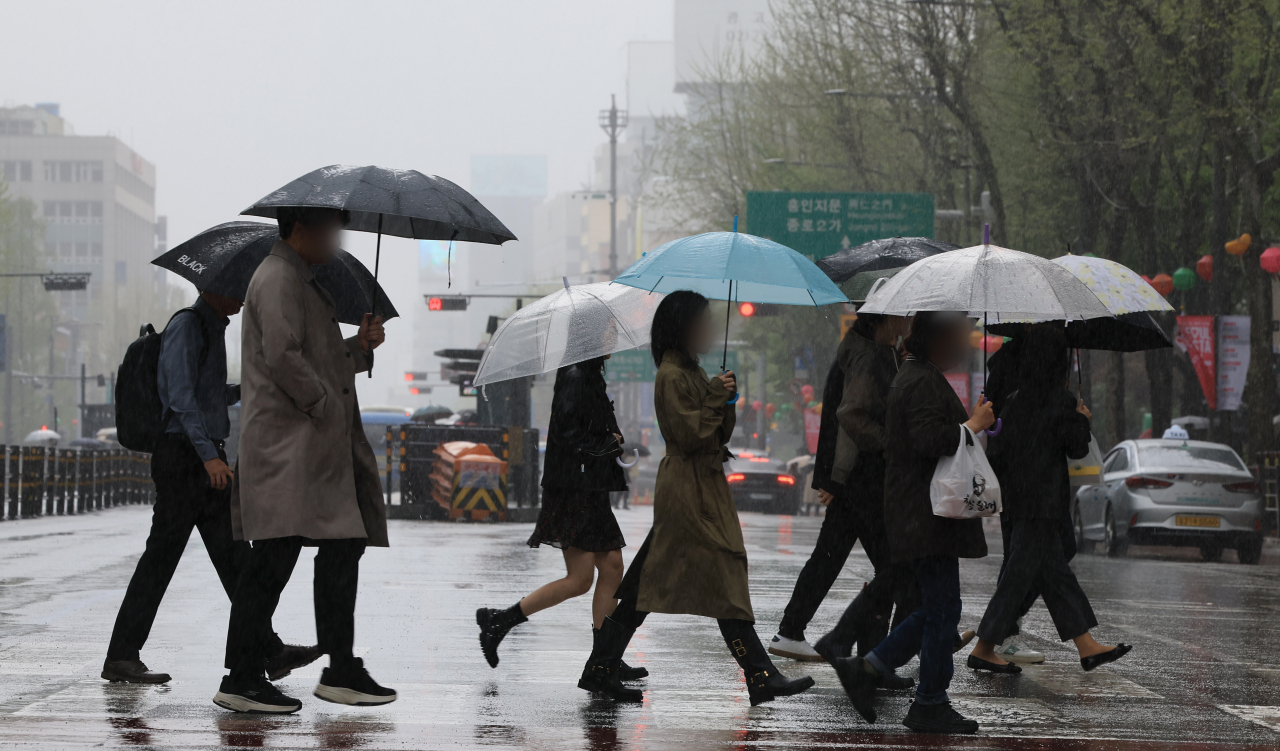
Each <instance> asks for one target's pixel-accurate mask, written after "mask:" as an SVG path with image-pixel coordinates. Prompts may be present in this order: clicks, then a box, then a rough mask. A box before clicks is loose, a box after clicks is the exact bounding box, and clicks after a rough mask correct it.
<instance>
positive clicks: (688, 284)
mask: <svg viewBox="0 0 1280 751" xmlns="http://www.w3.org/2000/svg"><path fill="white" fill-rule="evenodd" d="M734 226H735V228H736V227H737V218H736V217H735V218H734ZM614 281H615V282H618V283H619V284H625V285H627V286H630V287H638V288H640V289H644V290H648V291H650V292H663V293H667V292H674V291H676V290H680V289H688V290H693V291H694V292H698V293H700V294H702V295H703V296H704V297H708V298H711V299H713V300H728V301H730V302H754V303H775V304H779V305H814V306H818V305H830V304H832V303H838V302H839V303H843V302H848V300H849V298H848V296H847V295H845V294H844V293H843V292H841V291H840V288H839V287H837V286H836V285H835V283H834V282H832V281H831V279H829V278H828V277H827V275H826V274H824V273H822V269H819V268H818V267H817V266H816V265H814V263H813V261H810V260H809V259H808V258H805V257H804V256H802V255H800V254H799V253H797V252H795V251H794V250H792V249H791V248H788V247H787V246H785V245H780V244H778V243H776V242H773V241H772V240H766V239H764V238H763V237H756V236H755V235H747V234H743V233H740V232H706V233H703V234H701V235H693V236H691V237H682V238H680V239H679V240H672V241H671V242H669V243H667V244H665V245H663V246H661V247H659V248H657V249H656V250H654V251H652V252H650V253H647V254H645V256H644V257H643V258H641V259H640V260H638V261H636V262H635V263H633V264H631V266H629V267H628V268H627V270H626V271H623V272H622V274H621V275H620V276H618V278H617V279H615V280H614ZM728 326H729V321H728V316H727V314H726V318H725V330H726V336H725V339H726V341H725V352H726V358H727V352H728V346H729V344H728V336H727V331H728ZM722 367H723V363H722Z"/></svg>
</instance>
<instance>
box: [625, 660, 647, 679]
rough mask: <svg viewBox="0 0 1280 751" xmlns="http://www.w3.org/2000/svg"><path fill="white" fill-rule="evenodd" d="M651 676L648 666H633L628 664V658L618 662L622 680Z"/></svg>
mask: <svg viewBox="0 0 1280 751" xmlns="http://www.w3.org/2000/svg"><path fill="white" fill-rule="evenodd" d="M648 677H649V669H648V668H633V667H631V666H630V665H628V664H627V661H626V660H621V661H619V662H618V680H620V681H638V680H640V679H641V678H648Z"/></svg>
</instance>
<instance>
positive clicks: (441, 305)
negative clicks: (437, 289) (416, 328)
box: [427, 297, 467, 311]
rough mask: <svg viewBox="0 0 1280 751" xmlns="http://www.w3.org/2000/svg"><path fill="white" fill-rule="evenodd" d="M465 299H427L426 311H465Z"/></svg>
mask: <svg viewBox="0 0 1280 751" xmlns="http://www.w3.org/2000/svg"><path fill="white" fill-rule="evenodd" d="M466 309H467V298H465V297H428V298H427V310H431V311H446V310H466Z"/></svg>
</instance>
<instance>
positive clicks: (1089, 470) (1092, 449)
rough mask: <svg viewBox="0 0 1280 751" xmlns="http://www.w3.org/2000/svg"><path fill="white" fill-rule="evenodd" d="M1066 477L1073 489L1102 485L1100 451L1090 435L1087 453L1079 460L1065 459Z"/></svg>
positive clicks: (1095, 440) (1096, 440) (1094, 439)
mask: <svg viewBox="0 0 1280 751" xmlns="http://www.w3.org/2000/svg"><path fill="white" fill-rule="evenodd" d="M1067 475H1068V477H1069V479H1070V480H1071V487H1073V488H1079V487H1084V486H1085V485H1101V484H1102V449H1101V448H1099V446H1098V439H1097V438H1094V437H1093V435H1092V434H1090V435H1089V453H1087V454H1085V455H1084V456H1083V457H1082V458H1080V459H1072V458H1070V457H1067Z"/></svg>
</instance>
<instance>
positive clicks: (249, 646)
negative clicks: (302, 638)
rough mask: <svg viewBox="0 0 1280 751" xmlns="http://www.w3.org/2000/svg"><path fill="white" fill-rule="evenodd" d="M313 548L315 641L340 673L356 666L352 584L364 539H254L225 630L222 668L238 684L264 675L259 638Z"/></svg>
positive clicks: (263, 644) (356, 579)
mask: <svg viewBox="0 0 1280 751" xmlns="http://www.w3.org/2000/svg"><path fill="white" fill-rule="evenodd" d="M308 543H309V544H313V545H315V546H316V558H315V575H314V578H313V580H312V597H313V600H314V607H315V613H316V641H317V642H318V643H319V645H320V651H321V652H322V653H324V654H327V655H329V664H330V665H331V666H333V667H335V668H339V669H342V668H344V667H346V666H348V665H350V664H351V663H352V662H353V661H354V657H353V656H352V653H351V647H352V644H353V643H354V641H355V635H356V624H355V613H356V585H357V584H358V583H359V579H360V557H361V556H362V555H364V549H365V540H363V539H350V540H307V539H305V538H302V537H278V538H274V539H270V540H255V541H254V543H253V548H252V550H251V552H250V554H249V560H248V563H247V564H246V565H245V569H244V575H243V577H242V578H241V581H240V586H239V587H238V588H237V589H236V596H235V598H234V599H233V600H232V602H231V621H230V623H229V624H228V626H227V654H226V667H227V668H228V669H229V670H230V671H231V675H232V677H233V678H236V679H243V678H249V677H257V676H261V675H262V670H263V667H262V666H263V661H264V660H265V659H266V657H267V655H268V649H269V647H270V645H269V644H268V643H267V642H266V640H265V639H264V638H263V634H264V633H265V628H264V625H265V624H268V623H270V621H271V616H272V615H273V614H274V613H275V610H276V605H278V604H279V603H280V593H281V592H283V591H284V587H285V585H286V584H288V583H289V577H291V576H292V575H293V567H294V566H295V565H297V563H298V555H299V554H300V553H301V552H302V547H303V545H304V544H308Z"/></svg>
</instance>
